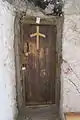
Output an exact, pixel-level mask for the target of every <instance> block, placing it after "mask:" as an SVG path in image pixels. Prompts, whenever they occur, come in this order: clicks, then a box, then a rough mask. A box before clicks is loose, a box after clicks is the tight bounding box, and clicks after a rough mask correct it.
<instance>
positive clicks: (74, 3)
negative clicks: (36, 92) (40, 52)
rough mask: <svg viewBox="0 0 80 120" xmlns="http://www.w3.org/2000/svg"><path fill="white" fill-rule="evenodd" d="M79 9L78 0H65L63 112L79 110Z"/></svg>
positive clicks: (62, 73) (79, 3) (62, 77)
mask: <svg viewBox="0 0 80 120" xmlns="http://www.w3.org/2000/svg"><path fill="white" fill-rule="evenodd" d="M79 10H80V1H79V0H65V6H64V25H63V38H62V58H63V63H62V66H61V83H62V89H61V97H62V102H61V103H62V106H63V112H80V13H79Z"/></svg>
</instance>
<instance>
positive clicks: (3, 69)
mask: <svg viewBox="0 0 80 120" xmlns="http://www.w3.org/2000/svg"><path fill="white" fill-rule="evenodd" d="M14 19H15V13H14V9H13V7H12V6H10V5H9V4H8V3H7V2H2V0H0V120H13V119H14V117H15V115H16V113H17V110H16V89H15V88H16V81H15V61H14Z"/></svg>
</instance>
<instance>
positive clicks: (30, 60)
mask: <svg viewBox="0 0 80 120" xmlns="http://www.w3.org/2000/svg"><path fill="white" fill-rule="evenodd" d="M35 32H36V25H26V24H24V25H23V41H24V59H25V61H24V64H25V66H26V71H25V96H26V98H25V99H26V104H27V105H36V104H54V103H55V77H56V26H51V25H40V26H39V32H40V33H42V34H44V35H45V36H46V37H45V38H43V37H39V39H40V41H39V49H38V50H37V41H36V37H32V38H31V37H30V35H31V34H32V33H35Z"/></svg>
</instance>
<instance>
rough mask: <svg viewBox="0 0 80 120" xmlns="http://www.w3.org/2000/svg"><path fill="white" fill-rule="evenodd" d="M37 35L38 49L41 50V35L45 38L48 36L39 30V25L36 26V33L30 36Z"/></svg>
mask: <svg viewBox="0 0 80 120" xmlns="http://www.w3.org/2000/svg"><path fill="white" fill-rule="evenodd" d="M35 36H36V44H37V50H39V42H40V39H39V37H43V38H45V37H46V36H45V35H44V34H42V33H40V32H39V26H36V33H33V34H31V35H30V37H35Z"/></svg>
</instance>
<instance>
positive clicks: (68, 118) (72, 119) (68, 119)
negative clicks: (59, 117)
mask: <svg viewBox="0 0 80 120" xmlns="http://www.w3.org/2000/svg"><path fill="white" fill-rule="evenodd" d="M65 120H80V113H66V114H65Z"/></svg>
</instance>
